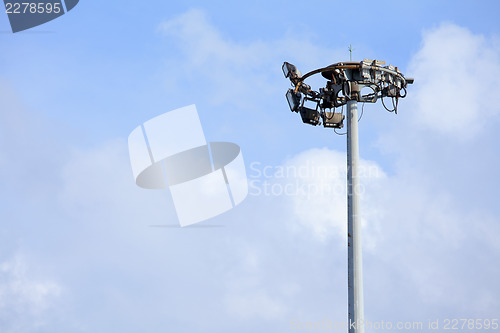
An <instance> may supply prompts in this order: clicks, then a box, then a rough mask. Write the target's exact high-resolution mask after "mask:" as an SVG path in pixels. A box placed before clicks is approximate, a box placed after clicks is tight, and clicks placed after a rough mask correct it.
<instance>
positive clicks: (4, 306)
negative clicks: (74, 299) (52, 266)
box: [0, 254, 63, 332]
mask: <svg viewBox="0 0 500 333" xmlns="http://www.w3.org/2000/svg"><path fill="white" fill-rule="evenodd" d="M30 266H31V265H30V264H29V262H28V260H27V259H26V257H24V256H23V255H20V254H17V255H15V256H14V257H13V258H11V259H9V260H6V261H4V262H2V263H0V331H2V332H18V331H23V332H27V331H31V330H33V329H35V328H38V327H43V326H44V324H45V319H46V318H45V316H46V315H47V313H48V311H49V310H51V309H52V308H53V307H54V306H55V302H56V301H57V300H58V299H59V297H60V296H61V294H62V291H63V288H62V287H61V286H60V285H59V284H58V283H57V282H55V281H53V280H51V279H47V278H39V277H37V276H36V275H35V274H33V272H32V270H31V269H30Z"/></svg>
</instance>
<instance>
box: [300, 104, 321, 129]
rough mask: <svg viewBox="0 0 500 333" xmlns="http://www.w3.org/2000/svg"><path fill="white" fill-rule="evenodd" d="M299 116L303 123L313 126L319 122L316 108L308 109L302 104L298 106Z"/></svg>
mask: <svg viewBox="0 0 500 333" xmlns="http://www.w3.org/2000/svg"><path fill="white" fill-rule="evenodd" d="M300 116H301V117H302V121H303V122H304V123H305V124H310V125H314V126H316V125H318V124H319V112H318V111H317V110H314V109H309V108H306V107H305V106H303V107H301V108H300Z"/></svg>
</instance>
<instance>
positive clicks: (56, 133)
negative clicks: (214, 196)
mask: <svg viewBox="0 0 500 333" xmlns="http://www.w3.org/2000/svg"><path fill="white" fill-rule="evenodd" d="M499 10H500V5H499V4H498V2H496V1H481V2H477V3H473V2H470V1H418V2H417V1H415V2H408V1H399V2H395V1H383V2H378V3H374V2H369V1H351V2H340V1H333V2H320V1H312V2H285V1H276V2H271V1H256V2H245V3H243V2H227V1H213V2H210V3H207V2H203V1H189V2H182V1H179V2H172V3H170V2H162V1H150V2H148V3H147V4H143V3H138V2H136V1H120V2H113V3H105V2H91V1H83V0H82V1H80V3H79V5H78V6H77V7H75V8H74V9H73V10H72V11H71V12H69V13H68V14H66V15H63V16H62V17H60V18H58V19H56V20H54V21H51V22H49V23H47V24H45V25H42V26H39V27H36V28H34V29H31V30H28V31H26V32H21V33H17V34H12V33H10V32H9V29H10V27H9V23H8V20H7V16H6V15H3V14H2V15H0V32H1V33H0V40H1V42H0V43H1V45H2V49H1V50H2V52H1V53H0V168H1V170H2V173H3V177H2V179H1V181H0V186H1V189H2V190H1V192H0V193H1V194H0V195H1V204H0V214H1V215H0V217H1V218H0V332H9V333H10V332H138V331H141V332H256V331H261V332H289V331H297V329H295V330H294V329H293V327H292V325H291V322H292V321H293V320H295V321H299V322H302V323H307V322H319V321H322V320H325V319H328V320H333V321H335V322H341V321H344V320H346V318H347V311H346V308H347V291H346V286H347V277H346V266H347V263H346V240H345V228H346V227H345V223H346V222H345V217H346V211H345V174H344V173H343V171H344V169H343V168H345V136H337V135H335V134H334V133H333V132H331V131H329V130H327V129H324V128H320V127H312V126H307V125H304V124H302V123H301V121H300V119H299V117H298V115H297V114H292V113H291V112H290V111H289V109H288V106H287V102H286V100H285V97H284V94H285V92H286V89H288V87H289V82H288V81H287V80H286V79H285V78H284V77H283V75H282V72H281V65H282V63H283V61H289V62H291V63H293V64H295V65H297V67H298V68H299V69H300V70H301V71H302V72H303V73H305V72H307V71H309V70H312V69H315V68H318V67H321V66H324V65H327V64H330V63H334V62H338V61H343V60H348V58H349V52H348V51H347V48H348V46H349V44H352V45H353V47H354V53H353V59H354V60H362V59H363V58H370V59H380V60H385V61H386V62H387V63H390V64H393V65H396V66H398V67H399V68H400V69H401V70H402V71H403V73H405V74H407V75H408V76H412V77H414V78H415V84H414V85H413V86H411V87H410V88H409V89H408V98H406V99H404V100H402V101H401V102H400V108H399V113H398V115H394V114H391V113H388V112H386V111H385V110H384V109H383V107H382V106H381V105H380V104H375V105H366V106H365V108H364V115H363V118H362V119H361V121H360V154H361V158H362V159H363V163H362V167H363V170H367V172H366V173H365V174H364V176H363V178H362V180H363V185H364V187H365V189H366V191H365V193H364V195H363V197H362V210H363V228H364V229H363V242H364V243H363V246H364V252H363V254H364V272H365V280H364V286H365V316H366V319H368V320H371V321H373V322H376V321H381V320H384V321H392V322H394V323H396V322H398V321H402V322H404V321H421V322H423V323H424V325H426V324H427V322H428V321H429V320H432V321H434V320H440V324H441V327H440V330H442V329H443V327H442V324H443V321H444V320H445V319H447V318H448V319H453V318H467V319H494V318H498V317H499V313H500V301H499V296H500V287H499V284H498V276H499V275H500V265H499V262H500V246H499V245H498V244H499V242H498V241H499V239H500V208H499V206H498V204H497V198H498V197H499V195H498V184H500V176H499V174H498V165H499V164H500V148H498V145H497V142H498V141H499V135H498V131H497V127H498V125H499V123H500V121H499V120H500V107H498V105H496V104H495V101H496V99H497V97H498V95H499V94H500V83H498V77H500V37H499V36H500V24H499V23H498V18H497V15H498V12H499ZM311 83H312V84H313V87H315V88H319V84H321V83H322V81H321V80H316V81H315V80H311ZM190 104H196V106H197V109H198V112H199V115H200V120H201V122H202V124H203V128H204V131H205V136H206V138H207V140H209V141H229V142H235V143H237V144H239V145H240V147H241V149H242V152H243V157H244V159H245V164H246V167H247V175H248V177H249V180H250V181H251V184H252V186H251V187H250V195H249V196H248V197H247V199H246V200H245V201H244V202H243V203H242V204H241V205H239V206H238V207H236V208H235V209H233V210H231V211H229V212H227V213H225V214H223V215H220V216H218V217H216V218H213V219H211V220H209V221H206V222H205V223H204V225H207V226H214V227H210V228H182V229H181V228H153V227H150V225H160V224H166V225H173V224H176V223H178V222H177V217H176V214H175V210H174V206H173V204H172V199H171V197H170V194H169V193H168V191H151V190H143V189H141V188H139V187H137V186H136V185H135V184H134V180H133V177H132V171H131V168H130V163H129V156H128V152H127V137H128V135H129V133H130V132H131V131H132V130H133V129H134V128H136V127H137V126H138V125H140V124H141V123H144V122H145V121H147V120H149V119H151V118H153V117H155V116H157V115H159V114H162V113H164V112H167V111H170V110H173V109H176V108H179V107H183V106H186V105H190ZM265 167H267V169H266V170H272V171H273V174H272V175H270V177H265V176H263V175H260V176H259V173H261V172H262V171H263V170H264V168H265ZM320 167H327V168H330V169H331V170H334V171H335V172H332V173H331V174H328V175H324V174H319V173H314V170H315V168H320ZM287 168H288V170H293V169H294V168H295V169H300V168H305V169H306V170H309V172H306V174H302V175H292V174H290V173H288V174H287V173H286V172H285V174H284V175H283V174H282V173H281V172H282V171H283V170H286V169H287ZM321 184H330V185H332V186H333V188H335V190H334V191H319V192H318V191H312V189H317V188H319V187H320V186H321ZM266 186H267V187H266ZM273 186H274V187H273ZM286 186H288V188H292V189H295V190H297V191H296V193H294V195H287V194H283V193H278V192H279V191H278V190H279V189H283V188H285V187H286ZM266 188H268V189H269V188H274V189H275V190H276V191H275V193H272V192H271V193H267V194H266V192H265V189H266ZM303 189H308V190H310V191H309V192H308V191H300V190H303ZM311 193H314V195H311ZM368 331H370V330H368ZM372 331H376V330H372Z"/></svg>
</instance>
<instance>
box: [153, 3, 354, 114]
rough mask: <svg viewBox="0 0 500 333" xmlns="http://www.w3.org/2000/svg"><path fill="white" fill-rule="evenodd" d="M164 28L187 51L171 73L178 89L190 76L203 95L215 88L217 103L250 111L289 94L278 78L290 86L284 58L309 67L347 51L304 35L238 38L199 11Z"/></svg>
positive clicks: (183, 50) (190, 80)
mask: <svg viewBox="0 0 500 333" xmlns="http://www.w3.org/2000/svg"><path fill="white" fill-rule="evenodd" d="M159 30H160V31H161V32H162V33H163V34H164V35H166V36H168V37H170V38H171V40H172V41H174V42H175V43H176V45H179V48H180V49H181V50H182V60H181V61H175V65H174V63H173V64H172V66H171V67H169V69H168V71H167V73H166V74H167V77H168V78H169V80H171V85H172V87H174V86H176V85H178V82H179V81H182V80H186V78H188V79H189V82H190V83H191V84H193V83H194V84H199V82H202V83H203V85H200V86H199V87H200V93H206V92H210V94H211V98H212V102H214V103H216V104H223V103H224V104H226V105H227V104H229V105H234V104H236V105H237V106H238V107H241V108H244V109H250V108H254V109H255V106H256V105H258V103H259V102H261V101H262V100H263V99H264V98H267V96H276V95H277V94H279V95H280V96H281V95H283V88H282V87H281V86H276V85H275V84H273V82H274V81H275V79H276V78H279V79H283V82H284V84H285V85H286V81H285V79H284V78H283V76H282V72H281V65H282V64H283V61H284V60H287V61H298V62H299V63H300V64H301V68H302V69H303V70H304V71H307V69H308V68H309V70H312V69H313V67H317V66H318V64H319V63H321V64H325V63H329V62H331V59H332V57H333V58H335V56H336V55H338V56H340V55H341V54H342V53H345V51H342V52H340V51H332V50H330V49H326V48H323V47H319V46H317V44H315V43H312V42H311V41H310V38H308V37H306V36H303V35H299V34H295V35H293V36H289V37H285V38H282V39H279V40H272V41H266V40H253V41H248V42H236V41H232V40H230V39H229V38H226V37H225V36H223V34H222V33H221V32H220V31H219V30H218V29H216V27H214V25H212V24H211V23H210V22H209V20H208V18H207V16H206V14H205V12H204V11H202V10H197V9H193V10H190V11H188V12H186V13H184V14H182V15H179V16H177V17H176V18H173V19H171V20H169V21H166V22H164V23H162V24H161V25H160V26H159ZM291 55H293V59H290V58H289V57H290V56H291ZM201 88H202V89H201ZM196 89H197V88H195V87H193V91H195V90H196ZM264 96H266V97H264Z"/></svg>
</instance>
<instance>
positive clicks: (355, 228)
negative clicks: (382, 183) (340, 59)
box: [347, 85, 365, 333]
mask: <svg viewBox="0 0 500 333" xmlns="http://www.w3.org/2000/svg"><path fill="white" fill-rule="evenodd" d="M353 88H357V85H356V87H353ZM353 90H354V89H353ZM353 93H354V94H356V93H357V91H353ZM358 163H359V145H358V102H357V101H355V100H350V101H348V102H347V252H348V253H347V257H348V258H347V262H348V264H347V266H348V294H349V296H348V298H349V323H348V324H349V333H364V317H365V316H364V307H363V260H362V254H361V218H360V215H359V212H360V207H359V194H360V193H359V190H360V187H359V178H358Z"/></svg>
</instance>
